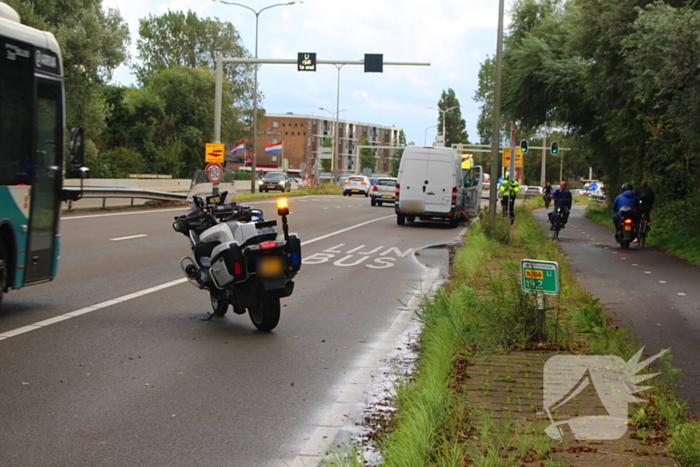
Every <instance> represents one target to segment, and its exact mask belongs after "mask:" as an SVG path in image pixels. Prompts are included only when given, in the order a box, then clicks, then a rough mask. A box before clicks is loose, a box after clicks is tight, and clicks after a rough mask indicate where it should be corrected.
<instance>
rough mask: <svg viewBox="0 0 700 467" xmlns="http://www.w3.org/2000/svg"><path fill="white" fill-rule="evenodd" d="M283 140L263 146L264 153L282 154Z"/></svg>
mask: <svg viewBox="0 0 700 467" xmlns="http://www.w3.org/2000/svg"><path fill="white" fill-rule="evenodd" d="M283 144H284V142H279V143H275V144H268V145H267V146H265V154H282V145H283Z"/></svg>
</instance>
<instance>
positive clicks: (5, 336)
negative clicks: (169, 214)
mask: <svg viewBox="0 0 700 467" xmlns="http://www.w3.org/2000/svg"><path fill="white" fill-rule="evenodd" d="M390 217H394V216H393V215H391V216H385V217H380V218H378V219H373V220H371V221H367V222H362V223H360V224H356V225H353V226H350V227H346V228H344V229H340V230H336V231H335V232H331V233H329V234H326V235H322V236H320V237H316V238H312V239H311V240H307V241H305V242H301V244H302V246H303V245H308V244H310V243H314V242H318V241H320V240H323V239H326V238H328V237H332V236H334V235H338V234H341V233H343V232H347V231H348V230H353V229H357V228H358V227H362V226H364V225H367V224H371V223H372V222H377V221H380V220H383V219H388V218H390ZM183 282H187V279H186V278H184V277H183V278H182V279H177V280H174V281H170V282H166V283H164V284H160V285H156V286H154V287H150V288H148V289H144V290H140V291H138V292H133V293H130V294H127V295H122V296H121V297H117V298H113V299H111V300H107V301H104V302H102V303H97V304H95V305H91V306H88V307H85V308H81V309H79V310H74V311H70V312H68V313H64V314H62V315H58V316H54V317H53V318H49V319H45V320H43V321H39V322H37V323H34V324H29V325H27V326H22V327H20V328H16V329H11V330H9V331H5V332H3V333H0V341H1V340H5V339H9V338H10V337H15V336H19V335H20V334H24V333H26V332H29V331H35V330H37V329H41V328H45V327H46V326H50V325H52V324H56V323H60V322H61V321H65V320H67V319H70V318H75V317H76V316H81V315H84V314H87V313H91V312H93V311H96V310H101V309H102V308H106V307H108V306H112V305H116V304H118V303H123V302H125V301H127V300H132V299H134V298H137V297H142V296H144V295H148V294H150V293H153V292H157V291H159V290H163V289H167V288H168V287H172V286H174V285H178V284H182V283H183Z"/></svg>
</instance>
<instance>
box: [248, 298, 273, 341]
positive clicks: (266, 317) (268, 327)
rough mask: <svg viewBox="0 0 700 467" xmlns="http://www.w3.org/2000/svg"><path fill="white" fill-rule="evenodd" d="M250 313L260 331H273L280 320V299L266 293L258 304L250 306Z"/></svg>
mask: <svg viewBox="0 0 700 467" xmlns="http://www.w3.org/2000/svg"><path fill="white" fill-rule="evenodd" d="M248 314H249V315H250V320H251V321H252V322H253V325H254V326H255V327H256V328H257V329H258V330H259V331H265V332H267V331H272V330H273V329H275V327H276V326H277V323H279V321H280V299H279V298H277V297H269V296H266V295H265V296H263V297H262V299H261V300H260V301H259V302H258V303H257V305H256V306H252V307H249V308H248Z"/></svg>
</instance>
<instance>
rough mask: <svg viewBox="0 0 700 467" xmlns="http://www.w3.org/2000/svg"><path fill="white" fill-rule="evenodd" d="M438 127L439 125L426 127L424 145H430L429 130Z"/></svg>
mask: <svg viewBox="0 0 700 467" xmlns="http://www.w3.org/2000/svg"><path fill="white" fill-rule="evenodd" d="M437 127H438V126H437V125H433V126H429V127H428V128H426V129H425V137H424V138H423V146H427V145H428V130H430V129H431V128H437Z"/></svg>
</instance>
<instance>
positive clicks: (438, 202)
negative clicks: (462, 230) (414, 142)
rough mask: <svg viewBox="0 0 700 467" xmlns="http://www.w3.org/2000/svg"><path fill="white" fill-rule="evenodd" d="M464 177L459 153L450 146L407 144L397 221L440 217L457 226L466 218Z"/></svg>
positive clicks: (399, 175) (395, 208)
mask: <svg viewBox="0 0 700 467" xmlns="http://www.w3.org/2000/svg"><path fill="white" fill-rule="evenodd" d="M464 194H465V191H464V180H463V179H462V167H461V163H460V159H459V156H458V155H457V152H455V151H454V150H453V149H450V148H442V147H419V146H408V147H406V149H404V152H403V156H402V157H401V165H400V166H399V174H398V181H397V183H396V202H395V204H394V211H395V212H396V222H397V223H398V224H399V225H404V223H405V222H406V221H408V222H413V221H414V220H415V219H416V218H419V219H420V220H432V219H439V220H445V221H448V222H449V223H450V225H451V226H452V227H456V226H457V224H458V223H459V222H460V221H461V220H465V219H466V212H465V206H464V202H465V196H464Z"/></svg>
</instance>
